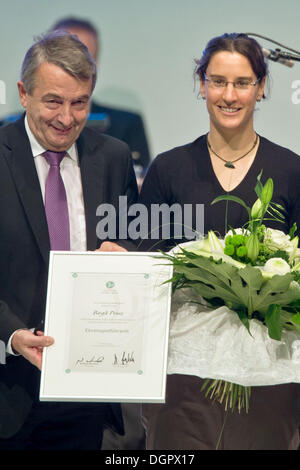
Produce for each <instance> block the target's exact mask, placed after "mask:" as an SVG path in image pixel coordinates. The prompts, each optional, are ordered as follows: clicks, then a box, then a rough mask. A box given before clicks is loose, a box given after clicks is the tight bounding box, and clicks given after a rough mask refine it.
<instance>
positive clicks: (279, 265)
mask: <svg viewBox="0 0 300 470" xmlns="http://www.w3.org/2000/svg"><path fill="white" fill-rule="evenodd" d="M262 270H263V271H265V272H267V273H273V274H279V275H281V276H282V275H284V274H287V273H289V272H290V271H291V267H290V266H289V264H288V263H287V262H286V261H285V260H284V259H282V258H271V259H269V260H268V261H267V262H266V263H265V265H264V266H263V268H262Z"/></svg>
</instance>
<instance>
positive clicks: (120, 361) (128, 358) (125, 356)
mask: <svg viewBox="0 0 300 470" xmlns="http://www.w3.org/2000/svg"><path fill="white" fill-rule="evenodd" d="M131 362H135V360H134V351H132V352H131V353H129V352H126V351H123V353H122V356H121V358H120V357H118V355H117V354H116V353H114V362H113V365H114V366H116V365H121V366H124V365H127V364H130V363H131Z"/></svg>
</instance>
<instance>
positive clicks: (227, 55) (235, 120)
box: [200, 51, 265, 132]
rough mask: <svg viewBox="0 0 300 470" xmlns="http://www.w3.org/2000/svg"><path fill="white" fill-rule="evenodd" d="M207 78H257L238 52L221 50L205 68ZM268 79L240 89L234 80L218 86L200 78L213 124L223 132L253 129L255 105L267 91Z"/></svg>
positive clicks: (250, 79)
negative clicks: (236, 86) (265, 89)
mask: <svg viewBox="0 0 300 470" xmlns="http://www.w3.org/2000/svg"><path fill="white" fill-rule="evenodd" d="M206 77H207V78H208V79H211V78H215V79H220V80H222V79H223V80H225V81H226V82H227V81H228V82H235V83H236V82H241V80H242V81H245V80H246V81H247V80H249V81H250V82H251V83H254V82H255V81H256V80H257V77H256V75H255V73H254V72H253V70H252V67H251V64H250V62H249V60H248V59H247V58H246V57H245V56H243V55H242V54H239V53H238V52H228V51H220V52H217V53H216V54H214V55H213V56H212V58H211V59H210V62H209V64H208V66H207V69H206ZM264 84H265V79H264V78H263V79H262V80H261V81H260V82H259V83H258V84H257V85H255V86H249V88H247V89H237V88H235V87H234V85H233V84H232V83H228V84H227V86H225V87H224V88H215V87H214V86H213V85H212V82H209V81H207V80H204V81H200V91H201V95H202V97H203V98H205V99H206V103H207V110H208V113H209V116H210V125H211V127H214V128H215V129H217V130H219V131H221V132H224V131H226V130H227V131H229V132H232V131H234V130H236V131H242V130H243V131H244V130H251V129H253V112H254V108H255V104H256V102H257V101H259V100H260V99H261V98H262V96H263V93H264Z"/></svg>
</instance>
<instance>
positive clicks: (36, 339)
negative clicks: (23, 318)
mask: <svg viewBox="0 0 300 470" xmlns="http://www.w3.org/2000/svg"><path fill="white" fill-rule="evenodd" d="M53 343H54V339H53V338H51V336H45V335H44V333H43V331H37V332H36V334H34V333H32V332H31V331H29V330H18V331H16V332H15V334H14V335H13V337H12V340H11V346H12V348H13V350H14V351H16V352H17V353H19V354H21V355H22V356H24V357H25V359H27V360H28V361H29V362H31V364H33V365H34V366H36V367H37V368H38V369H40V370H41V368H42V353H43V349H44V347H47V346H50V345H51V344H53Z"/></svg>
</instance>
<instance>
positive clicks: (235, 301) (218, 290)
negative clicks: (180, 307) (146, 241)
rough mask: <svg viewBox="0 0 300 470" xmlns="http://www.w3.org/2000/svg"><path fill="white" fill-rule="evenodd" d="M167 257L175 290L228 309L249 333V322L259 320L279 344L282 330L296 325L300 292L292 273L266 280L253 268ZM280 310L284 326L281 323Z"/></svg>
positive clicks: (197, 258)
mask: <svg viewBox="0 0 300 470" xmlns="http://www.w3.org/2000/svg"><path fill="white" fill-rule="evenodd" d="M166 256H167V257H168V258H169V259H170V260H172V263H173V265H174V275H173V278H172V279H171V280H170V281H172V282H173V290H176V289H179V288H183V287H190V288H192V289H194V290H195V292H197V293H198V294H199V296H201V297H202V298H204V299H205V300H207V301H209V302H211V303H213V304H214V305H216V304H219V305H226V306H227V307H228V308H230V309H232V310H234V311H235V312H236V313H237V314H238V316H239V318H240V320H241V321H242V323H243V324H244V325H245V326H246V328H247V329H248V330H249V319H251V318H255V317H258V318H260V319H262V321H263V322H264V323H265V325H266V326H267V328H268V331H269V335H270V337H271V338H273V339H277V340H280V338H281V331H282V327H283V326H284V325H286V324H288V323H290V324H293V323H291V320H292V318H293V315H295V314H296V313H297V309H298V308H299V312H300V288H299V286H298V285H297V284H295V285H293V284H291V283H292V281H293V280H294V275H293V273H287V274H285V275H274V276H273V277H271V278H269V279H266V278H265V277H264V276H263V274H262V272H261V271H260V269H258V268H256V267H253V266H251V265H247V266H246V267H244V268H242V269H241V268H238V267H236V266H233V265H230V264H228V263H226V262H222V260H220V261H219V262H216V261H215V260H214V259H213V258H212V257H210V258H209V257H204V256H201V255H198V254H195V253H192V252H188V251H185V250H183V251H182V254H180V255H178V254H177V255H176V256H172V255H166ZM296 301H297V302H299V307H298V304H295V302H296ZM281 307H284V311H285V316H286V318H285V322H283V321H282V320H281Z"/></svg>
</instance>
